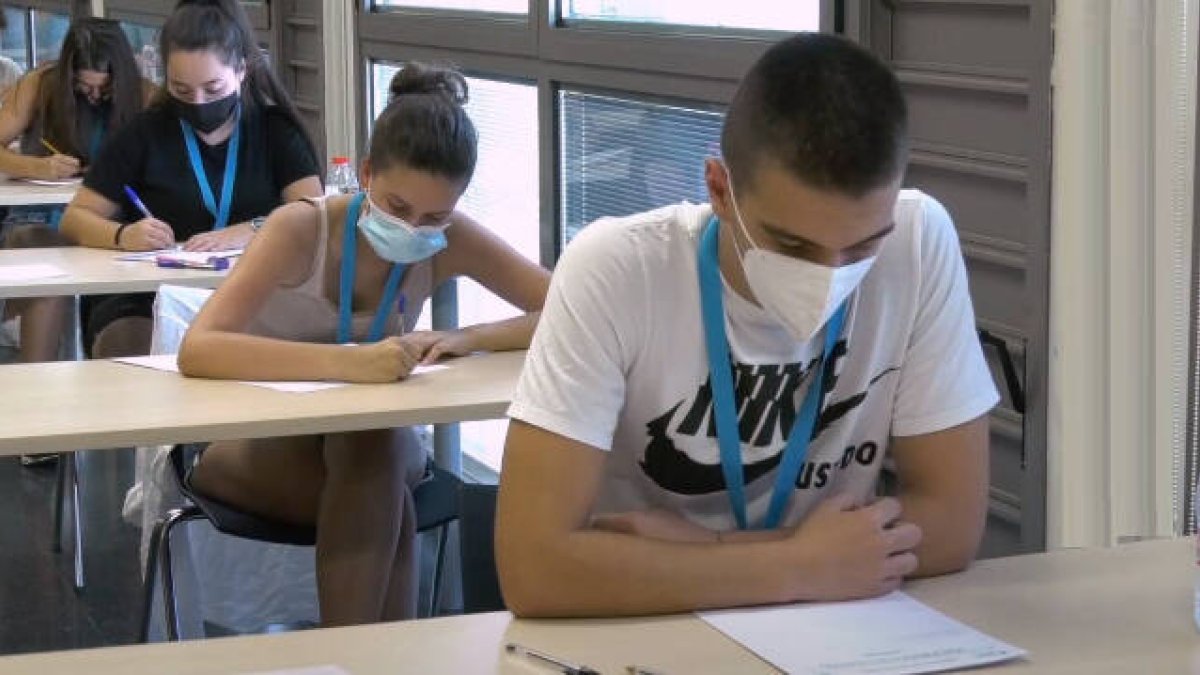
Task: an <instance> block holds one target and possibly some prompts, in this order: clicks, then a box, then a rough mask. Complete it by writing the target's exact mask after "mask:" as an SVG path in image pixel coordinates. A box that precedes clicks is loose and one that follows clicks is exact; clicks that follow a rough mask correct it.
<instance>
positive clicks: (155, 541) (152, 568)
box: [139, 520, 165, 644]
mask: <svg viewBox="0 0 1200 675" xmlns="http://www.w3.org/2000/svg"><path fill="white" fill-rule="evenodd" d="M164 523H165V521H163V520H160V521H158V522H157V523H155V524H154V531H153V532H151V534H150V549H149V550H148V551H147V552H146V572H145V574H146V578H145V580H144V581H143V588H142V625H141V634H140V636H139V641H140V642H141V643H142V644H145V643H147V642H150V619H151V617H153V616H154V581H155V580H156V579H157V578H158V556H159V547H160V545H161V543H162V536H163V529H164V527H163V526H164Z"/></svg>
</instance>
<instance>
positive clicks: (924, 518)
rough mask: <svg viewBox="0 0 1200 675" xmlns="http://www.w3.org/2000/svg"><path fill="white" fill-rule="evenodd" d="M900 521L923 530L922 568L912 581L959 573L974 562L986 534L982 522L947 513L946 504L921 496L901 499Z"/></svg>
mask: <svg viewBox="0 0 1200 675" xmlns="http://www.w3.org/2000/svg"><path fill="white" fill-rule="evenodd" d="M898 498H899V500H900V504H901V513H902V515H901V519H902V520H905V521H907V522H910V523H914V524H916V525H917V526H918V527H920V528H921V532H922V534H923V537H922V539H921V543H920V544H919V545H918V546H917V548H916V554H917V561H918V563H919V566H918V567H917V571H916V572H914V573H913V574H912V575H911V576H913V577H931V576H937V575H939V574H947V573H950V572H958V571H961V570H963V569H965V568H966V567H967V566H968V565H970V564H971V561H973V560H974V559H975V555H976V554H977V553H978V551H979V541H980V538H981V537H982V533H983V523H982V519H980V518H978V517H977V516H976V515H975V514H973V513H971V512H969V511H970V509H968V510H967V512H962V511H955V510H954V509H947V508H946V504H945V503H944V502H943V501H941V500H937V499H934V498H932V497H925V496H922V495H900V496H899V497H898Z"/></svg>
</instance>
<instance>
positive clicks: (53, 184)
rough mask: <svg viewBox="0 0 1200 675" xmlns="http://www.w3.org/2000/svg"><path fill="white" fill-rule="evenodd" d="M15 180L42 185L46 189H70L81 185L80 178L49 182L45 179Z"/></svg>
mask: <svg viewBox="0 0 1200 675" xmlns="http://www.w3.org/2000/svg"><path fill="white" fill-rule="evenodd" d="M17 180H21V181H24V182H26V183H29V184H30V185H44V186H47V187H71V186H74V185H83V179H82V178H59V179H58V180H49V179H46V178H19V179H17Z"/></svg>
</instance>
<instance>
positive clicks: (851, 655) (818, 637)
mask: <svg viewBox="0 0 1200 675" xmlns="http://www.w3.org/2000/svg"><path fill="white" fill-rule="evenodd" d="M697 615H698V616H699V617H700V618H701V619H703V620H704V621H705V622H707V623H708V624H710V625H711V626H713V627H714V628H716V629H717V630H719V631H721V632H722V633H724V634H726V635H727V636H729V637H730V638H732V639H734V640H735V641H737V642H739V643H740V644H741V645H742V646H743V647H745V648H747V649H749V650H750V651H752V652H754V653H755V654H758V655H759V656H760V657H762V658H763V659H765V660H766V661H768V662H770V663H771V664H772V665H773V666H775V667H776V668H779V669H781V670H783V671H784V672H787V673H796V674H797V675H858V674H867V673H869V674H870V675H912V674H916V673H937V672H942V671H946V670H953V669H959V668H971V667H974V666H982V665H987V664H991V663H999V662H1001V661H1008V660H1010V659H1015V658H1019V657H1022V656H1025V651H1024V650H1022V649H1018V648H1016V647H1013V646H1012V645H1009V644H1006V643H1004V642H1001V641H999V640H996V639H995V638H992V637H990V636H988V635H985V634H983V633H980V632H979V631H977V630H975V629H974V628H971V627H970V626H967V625H964V624H962V623H959V622H958V621H955V620H954V619H951V618H950V617H948V616H946V615H945V614H942V613H941V612H938V611H937V610H935V609H933V608H931V607H929V606H927V605H924V604H922V603H920V602H918V601H916V600H914V599H913V598H911V597H910V596H908V595H906V594H904V593H901V592H900V591H894V592H892V593H890V594H889V595H886V596H883V597H882V598H875V599H872V600H856V601H850V602H838V603H813V604H800V605H788V606H785V607H763V608H754V609H735V610H720V611H714V612H698V613H697Z"/></svg>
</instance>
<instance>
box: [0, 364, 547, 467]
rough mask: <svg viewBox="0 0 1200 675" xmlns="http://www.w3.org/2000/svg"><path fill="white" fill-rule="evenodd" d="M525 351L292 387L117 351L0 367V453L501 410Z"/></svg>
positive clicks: (433, 420)
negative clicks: (386, 380) (385, 380)
mask: <svg viewBox="0 0 1200 675" xmlns="http://www.w3.org/2000/svg"><path fill="white" fill-rule="evenodd" d="M524 362H525V352H523V351H519V352H503V353H496V354H480V355H476V356H469V357H465V358H461V359H454V360H450V361H446V362H444V363H445V364H446V365H447V366H449V368H447V369H445V370H437V371H432V372H426V373H421V374H420V375H416V376H414V377H412V378H410V379H408V380H405V381H403V382H398V383H394V384H378V385H349V386H345V387H340V388H337V389H327V390H324V391H317V392H313V393H305V394H299V393H285V392H279V391H273V390H269V389H264V388H262V387H255V386H250V385H247V384H241V383H239V382H234V381H229V380H207V379H192V378H186V377H183V376H182V375H179V374H177V373H168V372H163V371H158V370H151V369H149V368H140V367H137V366H131V365H126V364H121V363H116V362H113V361H64V362H56V363H34V364H21V365H8V366H4V367H3V368H0V382H2V383H3V385H2V386H3V391H4V392H5V394H4V405H0V456H4V455H16V454H22V453H31V452H66V451H72V450H83V449H93V448H113V447H129V446H133V445H159V444H167V443H189V442H194V441H218V440H229V439H237V438H265V437H273V436H295V435H301V434H316V433H331V432H337V431H358V430H362V429H382V428H388V427H402V426H409V425H414V424H442V423H450V422H466V421H472V420H483V419H496V418H499V417H503V416H504V414H505V412H506V411H507V409H508V404H509V401H510V400H511V398H512V394H513V390H514V389H515V388H516V382H517V376H518V375H519V374H520V371H521V366H522V364H523V363H524Z"/></svg>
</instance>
